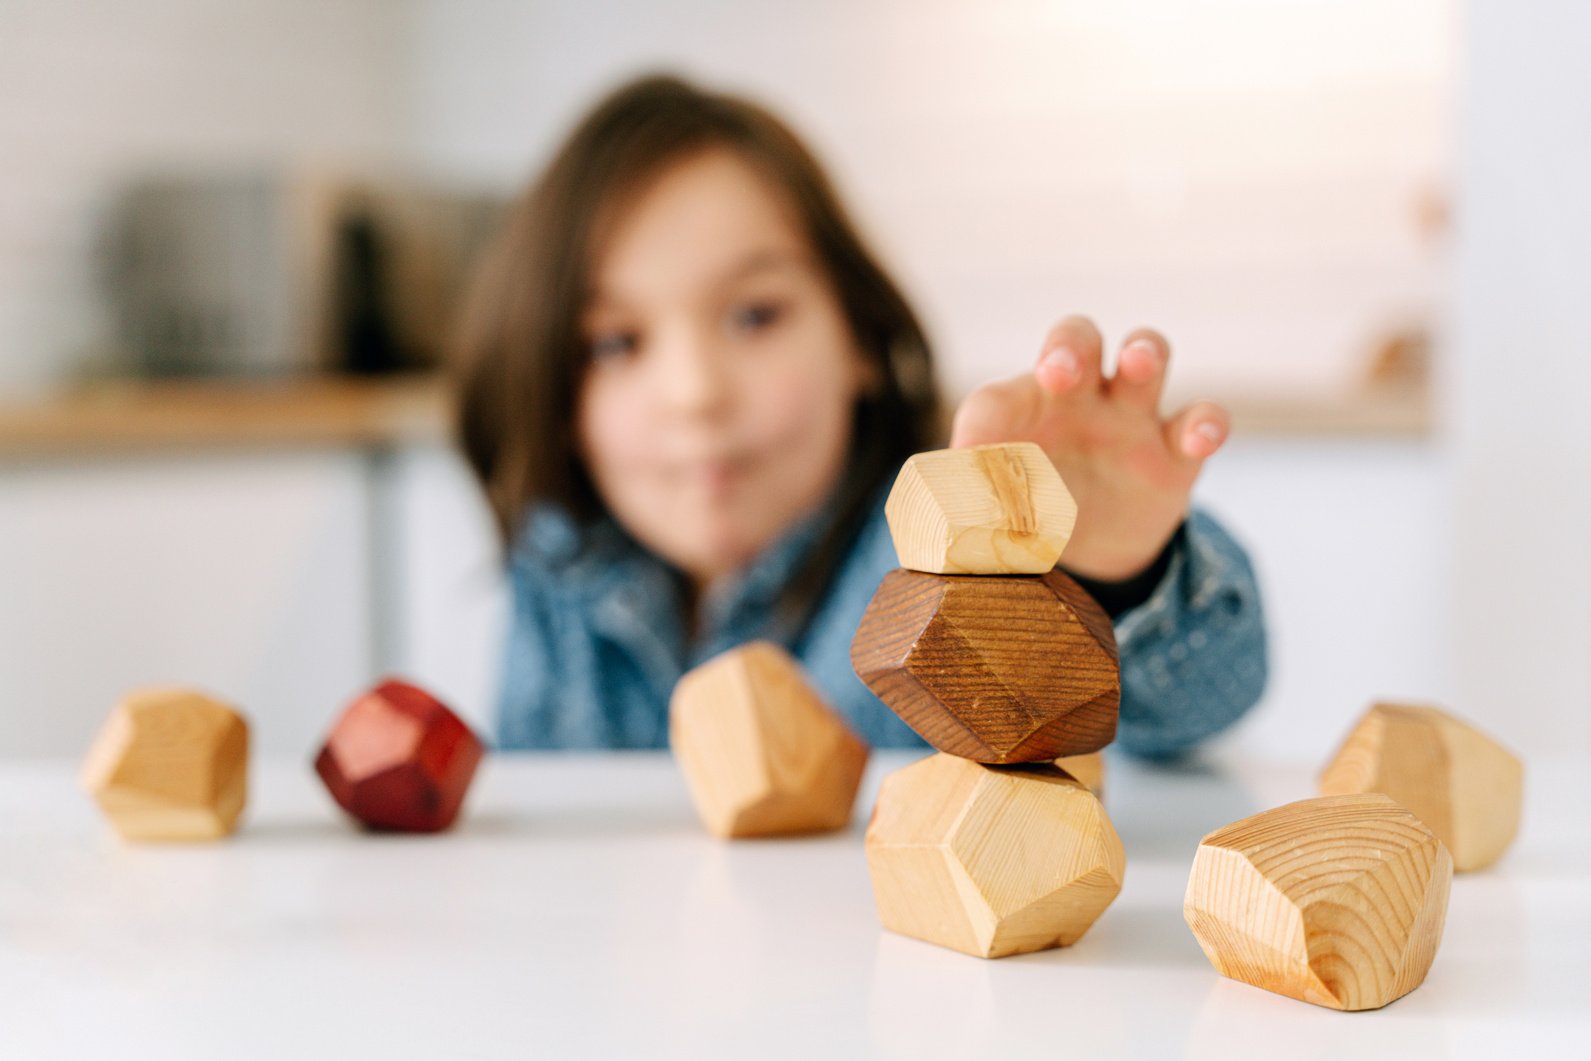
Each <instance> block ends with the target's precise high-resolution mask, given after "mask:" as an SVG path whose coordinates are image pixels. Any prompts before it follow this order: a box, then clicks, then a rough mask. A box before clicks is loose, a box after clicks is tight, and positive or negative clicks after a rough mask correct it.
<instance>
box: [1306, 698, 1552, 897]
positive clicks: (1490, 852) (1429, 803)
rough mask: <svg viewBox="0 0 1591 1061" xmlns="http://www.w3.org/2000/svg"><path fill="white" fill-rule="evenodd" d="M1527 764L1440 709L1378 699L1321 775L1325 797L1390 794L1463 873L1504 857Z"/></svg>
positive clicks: (1515, 824) (1515, 828) (1515, 821)
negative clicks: (1437, 839) (1425, 827)
mask: <svg viewBox="0 0 1591 1061" xmlns="http://www.w3.org/2000/svg"><path fill="white" fill-rule="evenodd" d="M1523 790H1524V766H1523V764H1521V763H1520V761H1519V760H1518V759H1517V758H1515V757H1514V756H1513V755H1512V754H1511V753H1510V752H1509V751H1508V750H1507V749H1505V748H1504V747H1503V746H1502V745H1500V744H1498V743H1497V742H1496V741H1494V740H1492V739H1491V738H1490V737H1488V736H1486V735H1485V734H1484V733H1482V732H1480V731H1479V730H1477V729H1476V728H1475V727H1473V726H1471V725H1470V724H1469V723H1467V722H1464V721H1462V720H1460V719H1457V718H1454V717H1453V716H1452V715H1449V714H1447V713H1446V712H1443V711H1439V710H1437V709H1436V708H1434V707H1425V706H1421V705H1415V704H1390V703H1383V704H1376V705H1374V706H1373V707H1371V708H1370V710H1369V711H1367V712H1365V714H1364V716H1363V717H1362V718H1360V720H1359V722H1358V724H1357V725H1355V726H1354V728H1353V730H1352V731H1350V732H1349V734H1348V737H1347V739H1346V740H1344V741H1343V744H1342V747H1341V748H1339V749H1338V750H1337V754H1336V755H1335V756H1333V757H1332V760H1331V762H1330V763H1329V764H1328V765H1327V766H1326V769H1325V770H1324V771H1323V772H1322V773H1321V775H1320V792H1321V795H1326V796H1332V795H1341V794H1345V793H1349V792H1384V793H1386V794H1387V795H1388V796H1391V797H1392V798H1393V799H1395V800H1397V801H1398V802H1399V803H1401V804H1403V805H1404V806H1405V807H1407V808H1409V810H1411V811H1413V812H1414V814H1415V816H1416V817H1418V818H1419V819H1420V820H1421V821H1423V822H1424V823H1425V824H1426V825H1429V826H1430V827H1431V831H1432V832H1434V833H1436V835H1437V836H1438V837H1440V838H1441V840H1442V842H1443V843H1444V844H1446V845H1447V849H1448V851H1449V852H1450V853H1451V854H1452V856H1453V868H1454V869H1455V870H1456V871H1458V872H1460V873H1463V872H1466V871H1468V870H1473V869H1480V868H1481V867H1483V866H1489V865H1491V864H1492V863H1493V862H1495V861H1497V859H1499V858H1501V857H1502V854H1503V852H1504V851H1506V850H1507V849H1508V845H1509V844H1511V843H1512V842H1513V839H1514V836H1515V834H1516V833H1518V831H1519V811H1520V803H1521V801H1522V798H1523Z"/></svg>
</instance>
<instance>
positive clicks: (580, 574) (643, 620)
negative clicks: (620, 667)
mask: <svg viewBox="0 0 1591 1061" xmlns="http://www.w3.org/2000/svg"><path fill="white" fill-rule="evenodd" d="M840 494H841V488H836V490H835V491H834V492H833V493H831V495H830V496H829V498H828V499H827V500H826V501H825V502H824V503H823V504H822V505H821V506H819V508H818V509H817V510H816V511H814V512H813V513H810V514H809V515H807V516H805V517H803V518H802V519H801V520H800V521H798V522H797V523H796V524H795V525H794V526H793V527H791V528H789V529H788V530H786V531H785V532H784V533H783V534H782V535H780V536H779V537H778V538H777V539H775V540H774V541H773V542H771V543H770V544H769V545H768V546H766V547H765V548H764V549H763V550H762V551H761V552H760V553H758V554H757V556H756V557H755V558H754V559H753V560H752V561H751V562H750V563H749V564H747V565H746V566H745V567H744V568H742V569H741V570H740V571H738V572H736V573H734V574H733V575H729V576H726V577H725V578H724V579H723V580H722V581H720V582H719V583H718V584H716V585H714V586H713V587H711V588H710V589H709V590H708V592H707V593H706V594H705V595H704V596H703V598H702V600H701V601H700V602H699V609H700V614H699V620H700V621H699V624H698V625H699V628H700V630H701V635H700V636H699V637H698V638H697V639H696V641H695V643H694V644H691V643H688V638H687V632H686V631H685V629H684V624H683V623H682V622H681V614H682V611H683V600H684V594H685V580H684V576H683V575H682V574H680V572H678V571H677V570H675V569H674V568H673V567H672V566H670V565H669V564H668V563H667V562H665V561H664V560H662V559H661V558H660V557H658V556H657V555H655V554H654V553H652V552H651V551H649V550H647V549H646V548H645V547H643V546H642V545H641V544H640V543H638V542H636V541H635V539H634V538H632V537H631V536H630V535H629V534H628V533H627V532H626V531H625V530H624V528H622V527H621V526H619V524H618V523H617V521H615V520H614V519H613V517H612V516H610V515H608V514H606V513H604V514H603V515H602V516H600V517H599V518H597V519H595V520H593V521H591V522H589V523H586V524H583V525H582V524H581V523H580V522H579V521H577V520H576V519H575V518H574V517H573V516H572V515H571V514H570V513H569V511H568V510H567V509H565V508H564V507H563V506H561V505H558V504H555V503H551V502H542V503H538V504H536V505H534V506H532V508H531V509H530V510H529V512H528V513H527V515H526V519H525V522H524V525H523V527H522V529H521V531H520V534H519V536H518V538H517V540H516V542H515V544H514V548H513V550H512V553H511V556H510V563H511V564H514V565H519V566H528V567H529V568H530V569H532V570H533V571H534V572H535V575H536V577H538V578H539V579H541V580H543V584H544V585H545V586H546V587H547V588H548V589H550V590H552V591H553V592H554V593H556V594H557V595H558V596H559V597H561V598H563V599H564V601H565V602H567V603H569V604H577V603H578V605H579V606H581V607H582V608H584V609H589V612H588V614H590V615H591V616H592V618H593V620H594V621H595V622H596V623H597V624H598V626H599V627H600V628H601V629H602V630H603V631H604V632H605V633H607V634H608V635H610V636H612V637H614V638H615V639H617V640H620V641H621V642H623V643H625V644H627V645H629V646H630V647H631V649H632V651H635V652H636V653H637V654H638V655H639V656H641V657H643V658H649V660H650V662H651V664H653V665H655V666H656V667H657V668H661V667H663V665H664V661H665V659H666V660H669V661H671V662H672V664H673V667H672V668H671V669H674V670H677V669H678V668H679V667H681V666H682V665H683V666H690V665H694V664H695V663H697V662H700V661H701V660H703V659H706V658H707V657H709V656H712V655H716V654H717V653H718V652H721V651H724V650H726V649H728V648H730V647H733V646H734V645H736V644H739V643H741V642H743V641H747V640H750V639H752V638H755V637H759V636H775V635H776V634H777V632H776V631H774V630H773V629H772V627H771V624H772V621H773V618H774V616H773V609H774V605H775V604H776V603H777V601H778V598H779V595H780V593H781V591H782V590H783V589H784V587H785V586H786V585H787V584H788V583H789V581H790V579H791V578H792V577H794V575H795V573H796V572H797V571H798V570H799V568H800V566H801V564H802V563H803V562H804V561H805V560H806V559H807V557H808V556H809V555H810V554H811V551H812V550H813V548H815V546H816V544H817V540H818V537H819V536H820V535H821V533H822V531H823V529H824V528H825V527H826V526H827V525H828V524H829V522H830V520H832V518H833V516H834V514H835V509H836V508H837V505H838V503H839V497H840ZM648 669H649V670H653V669H654V667H653V666H649V667H648Z"/></svg>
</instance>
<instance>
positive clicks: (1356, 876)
mask: <svg viewBox="0 0 1591 1061" xmlns="http://www.w3.org/2000/svg"><path fill="white" fill-rule="evenodd" d="M1452 879H1453V861H1452V859H1451V858H1450V857H1449V856H1448V853H1447V848H1445V847H1443V846H1442V843H1441V841H1440V840H1438V839H1437V838H1436V834H1435V833H1433V832H1431V830H1430V829H1428V828H1426V826H1425V824H1424V823H1423V822H1421V821H1420V819H1418V818H1416V817H1415V816H1414V815H1413V814H1410V813H1409V812H1408V811H1407V810H1406V809H1404V808H1403V807H1402V806H1400V805H1398V804H1397V803H1394V802H1393V801H1392V800H1391V799H1389V798H1388V797H1386V796H1383V795H1380V794H1379V793H1376V794H1369V795H1356V796H1326V797H1322V798H1318V799H1306V800H1301V801H1299V802H1297V803H1289V804H1287V805H1286V806H1283V807H1277V808H1275V809H1274V810H1268V811H1265V812H1264V813H1263V814H1256V815H1254V816H1253V817H1250V818H1244V819H1243V820H1242V821H1239V822H1234V823H1232V824H1231V825H1228V826H1226V827H1225V828H1222V829H1217V830H1216V831H1215V832H1213V833H1211V834H1210V835H1208V836H1206V837H1205V838H1204V840H1203V841H1201V842H1200V844H1199V851H1198V854H1196V855H1195V856H1194V860H1193V872H1192V874H1191V875H1190V876H1189V878H1188V891H1187V896H1186V898H1185V900H1184V903H1183V916H1184V917H1186V919H1187V922H1188V927H1190V928H1191V929H1193V934H1194V936H1195V937H1196V938H1197V939H1198V941H1199V946H1201V947H1203V948H1204V953H1205V956H1206V957H1208V958H1209V959H1210V963H1211V964H1212V965H1214V966H1215V967H1216V969H1217V970H1218V971H1220V973H1221V974H1222V975H1223V976H1230V977H1231V978H1232V979H1234V980H1242V981H1244V982H1245V983H1250V984H1253V985H1255V986H1256V987H1263V988H1265V989H1266V990H1267V991H1275V992H1277V993H1278V994H1282V995H1287V996H1289V997H1291V998H1297V999H1302V1000H1303V1001H1305V1002H1313V1003H1315V1004H1316V1005H1319V1006H1327V1007H1330V1008H1332V1009H1378V1008H1380V1007H1381V1006H1384V1005H1386V1004H1387V1003H1388V1002H1391V1001H1393V1000H1394V999H1397V998H1401V997H1402V996H1404V995H1406V994H1408V993H1409V992H1410V991H1412V990H1414V989H1415V988H1416V987H1418V986H1420V983H1421V982H1422V981H1423V980H1424V979H1425V973H1426V971H1427V970H1428V969H1429V968H1430V967H1431V961H1432V959H1434V958H1435V957H1436V948H1437V945H1438V944H1439V943H1441V940H1442V925H1443V922H1444V921H1445V919H1446V917H1447V893H1448V886H1449V884H1450V883H1451V882H1452Z"/></svg>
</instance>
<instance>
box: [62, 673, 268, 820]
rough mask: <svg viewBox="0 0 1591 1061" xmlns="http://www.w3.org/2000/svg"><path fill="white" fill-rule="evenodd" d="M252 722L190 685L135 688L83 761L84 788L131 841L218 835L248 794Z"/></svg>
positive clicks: (107, 723) (113, 711)
mask: <svg viewBox="0 0 1591 1061" xmlns="http://www.w3.org/2000/svg"><path fill="white" fill-rule="evenodd" d="M248 754H249V728H248V723H247V722H246V721H245V720H244V718H243V716H242V715H240V714H239V713H238V712H237V711H235V710H234V709H233V708H231V707H229V706H228V705H226V704H224V703H222V702H220V701H219V700H215V699H213V698H211V697H209V696H206V695H204V694H203V693H199V692H195V691H193V690H190V689H176V688H152V689H143V690H139V691H136V692H133V693H130V694H129V695H128V696H127V697H125V698H124V699H123V700H122V701H121V702H120V703H119V704H117V705H116V707H115V708H114V709H113V710H112V711H111V714H110V717H109V718H108V719H106V722H105V725H104V727H103V729H102V730H101V731H100V734H99V736H98V737H97V738H96V739H95V741H94V744H93V746H92V747H91V748H90V749H89V753H88V757H87V758H86V760H85V761H84V763H83V772H82V781H83V786H84V787H85V788H86V789H87V790H88V791H89V793H90V794H91V795H93V797H94V799H95V801H96V802H97V803H98V804H99V806H100V809H101V810H103V811H104V812H105V816H106V817H107V818H109V819H110V822H111V825H112V826H114V827H115V829H116V831H117V832H118V833H120V834H121V835H122V836H123V837H124V838H125V839H128V840H151V841H166V840H171V841H183V840H213V839H217V838H219V837H222V836H226V835H228V834H230V833H231V832H232V831H233V830H234V829H235V828H236V827H237V822H238V818H239V817H240V816H241V815H242V813H243V806H244V803H245V802H246V801H247V798H248Z"/></svg>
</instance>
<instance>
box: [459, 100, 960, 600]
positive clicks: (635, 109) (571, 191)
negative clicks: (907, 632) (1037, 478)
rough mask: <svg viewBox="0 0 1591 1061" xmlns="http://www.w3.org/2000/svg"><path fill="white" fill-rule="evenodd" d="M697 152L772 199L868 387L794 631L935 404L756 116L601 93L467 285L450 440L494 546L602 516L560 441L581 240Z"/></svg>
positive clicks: (802, 587) (824, 190) (924, 377)
mask: <svg viewBox="0 0 1591 1061" xmlns="http://www.w3.org/2000/svg"><path fill="white" fill-rule="evenodd" d="M711 148H726V149H728V150H731V151H733V152H734V153H735V154H736V155H737V156H739V157H740V158H741V159H742V160H744V161H745V162H747V163H748V164H750V165H751V166H752V167H754V168H755V169H756V170H757V171H758V172H759V173H760V174H761V175H762V176H763V177H764V178H765V179H767V180H768V181H769V182H770V184H771V185H772V186H773V187H774V188H775V189H777V191H778V192H779V194H781V195H783V196H784V197H785V198H786V200H787V201H788V205H789V206H790V207H791V208H792V209H793V211H794V212H795V215H796V217H797V220H798V223H799V224H800V226H801V228H802V230H803V234H804V235H805V236H806V238H807V239H808V240H809V242H810V243H811V247H812V251H813V254H814V256H815V258H816V260H817V261H818V262H819V264H820V265H821V267H822V268H823V270H824V272H825V273H826V274H827V276H828V279H829V280H830V282H831V283H832V284H833V287H834V290H835V292H836V295H837V296H838V298H839V300H840V304H841V307H842V309H843V311H844V314H845V317H846V320H847V322H848V324H849V326H850V328H851V331H852V333H853V335H854V337H855V340H856V344H857V347H858V349H859V351H860V352H861V354H862V356H863V357H865V358H866V359H867V360H868V361H869V363H870V365H871V366H872V368H873V369H874V374H875V377H876V380H877V385H876V386H875V387H873V388H871V389H870V391H869V393H867V394H865V395H864V396H863V397H862V398H861V399H860V400H859V401H858V403H857V409H856V418H855V426H854V435H853V441H852V451H851V456H850V459H849V461H848V463H847V472H846V477H845V481H844V483H843V485H842V486H841V488H840V494H839V501H838V505H837V507H836V511H835V518H834V519H833V520H832V521H831V524H830V526H828V527H827V528H825V529H824V531H823V533H822V535H821V537H820V541H819V545H818V547H817V548H816V549H815V550H814V551H813V556H812V557H811V558H810V559H809V561H808V562H807V564H806V565H805V567H804V568H803V570H801V571H800V572H798V573H797V575H796V576H795V578H793V579H792V581H791V583H790V585H789V586H788V587H787V589H786V592H785V595H784V598H783V599H782V601H781V608H780V611H781V613H782V614H783V615H784V617H785V618H786V619H787V620H792V619H793V620H794V621H796V622H798V623H799V622H801V621H803V620H804V619H805V618H807V617H808V613H809V612H810V611H811V607H812V605H813V604H814V603H815V602H816V601H817V600H818V598H819V597H820V596H821V593H822V591H823V589H824V587H825V586H826V585H827V582H828V580H829V577H830V576H831V575H832V574H833V572H834V569H835V567H836V564H837V561H838V560H839V558H840V557H842V556H843V555H844V552H845V549H846V546H847V545H848V544H849V542H850V540H851V538H852V537H853V536H854V534H855V532H856V531H857V530H858V529H859V527H860V524H861V520H862V518H863V516H864V515H865V513H866V509H867V504H868V500H869V498H870V497H871V496H872V495H873V494H874V492H875V491H876V489H877V488H878V487H879V486H880V485H881V484H882V483H883V481H884V479H885V478H886V477H887V476H889V475H891V474H892V473H893V472H894V470H895V469H896V467H898V466H899V464H900V462H901V461H903V460H905V458H906V457H908V456H909V455H911V454H912V453H915V452H917V451H919V450H922V449H928V448H931V447H932V445H933V444H934V442H935V440H936V439H937V437H938V435H939V434H940V419H939V400H938V392H937V390H936V387H935V383H934V379H933V372H932V366H931V358H930V353H929V346H928V340H927V338H926V336H925V335H924V333H923V329H922V326H921V324H920V323H919V322H918V320H917V316H916V314H915V313H914V312H913V311H912V309H911V306H910V305H909V304H908V303H907V302H906V299H905V298H904V297H903V296H902V294H901V292H900V290H899V289H898V288H897V287H896V285H895V284H894V282H893V281H891V279H890V278H889V277H888V276H887V275H886V274H885V273H884V271H883V269H882V268H880V266H879V265H878V263H877V261H876V260H875V259H874V257H873V255H872V254H871V253H870V252H869V250H868V248H867V247H866V245H865V244H864V243H863V241H862V239H861V237H860V236H859V234H858V233H857V231H856V228H855V227H854V225H853V224H852V222H851V220H850V218H849V217H848V216H847V215H846V212H845V209H844V207H842V206H841V204H840V202H839V199H838V197H837V196H836V195H835V192H834V190H833V188H832V186H831V185H830V183H829V181H828V179H827V177H825V176H824V173H823V170H822V168H821V167H820V166H819V165H818V163H817V161H816V159H815V158H814V157H813V155H812V153H811V152H810V151H809V150H807V148H806V147H805V146H804V145H803V144H802V142H801V141H800V140H799V139H798V138H797V137H796V135H795V134H794V133H793V132H791V131H790V129H789V128H787V127H786V126H785V125H784V124H783V123H782V122H780V121H779V120H778V119H777V118H775V117H774V116H773V115H772V114H770V113H769V112H768V111H767V110H765V109H763V108H762V107H760V106H757V105H756V104H754V103H751V102H749V101H747V100H744V99H741V98H738V97H735V96H730V95H722V94H715V93H710V92H705V91H703V90H701V89H698V88H696V87H695V86H693V85H691V84H689V83H687V82H685V81H682V80H680V79H678V78H675V77H664V76H651V77H644V78H641V79H639V80H636V81H633V82H631V83H629V84H627V85H625V86H623V87H621V88H619V89H618V90H616V91H615V92H613V93H612V94H611V95H609V96H608V97H607V98H606V99H604V100H603V101H602V102H600V103H599V104H598V105H597V106H596V108H595V109H594V110H593V111H592V112H591V113H590V114H589V115H588V116H587V117H586V118H585V120H584V121H582V122H581V123H580V124H579V125H578V126H577V127H576V128H575V130H574V131H573V133H572V134H571V135H570V136H569V138H568V140H567V141H565V143H564V145H563V147H562V148H561V149H560V150H559V152H558V153H557V155H556V156H555V157H554V158H553V160H552V162H551V164H550V165H549V166H548V167H547V169H546V170H545V172H544V173H543V174H542V176H541V178H540V179H539V180H538V181H537V182H536V183H535V184H534V185H532V186H531V187H530V188H529V189H528V190H527V191H526V193H525V194H524V196H523V197H522V198H521V199H520V200H519V202H518V203H517V204H516V205H515V207H514V208H513V210H512V211H511V213H510V217H509V220H508V223H507V225H506V227H505V229H504V231H503V232H502V234H501V236H500V237H499V239H498V240H497V241H496V243H495V245H494V246H493V247H492V249H491V250H490V251H489V252H488V254H487V257H486V259H485V260H484V262H483V263H482V267H481V269H480V272H479V274H478V275H477V277H476V281H475V284H474V287H473V289H472V291H471V295H470V298H469V301H468V303H467V306H466V312H465V315H464V319H463V322H462V328H461V330H460V335H459V342H458V346H457V349H456V351H455V355H456V357H455V364H456V366H457V368H458V370H459V371H460V372H461V373H462V379H461V386H460V403H459V406H458V427H459V432H460V436H461V440H462V443H463V448H464V454H465V457H466V459H467V460H468V461H469V464H470V466H471V468H472V469H473V470H474V472H475V474H476V476H477V477H478V478H479V479H480V482H481V485H482V486H483V488H484V489H485V492H486V497H487V500H488V502H489V504H490V506H491V509H492V513H493V516H494V517H495V520H496V524H497V529H498V531H499V533H500V534H501V536H502V539H503V543H504V545H505V547H508V546H511V545H512V543H513V541H514V538H515V536H516V535H517V533H518V530H519V525H520V522H521V520H523V518H524V516H525V513H526V510H527V508H528V506H529V505H530V504H532V503H533V502H538V501H551V502H557V503H559V504H561V505H563V506H564V507H565V508H566V509H567V510H568V511H569V512H570V513H571V514H572V515H573V516H574V517H575V518H576V519H579V520H590V519H593V518H595V517H597V516H600V515H601V514H602V513H603V511H604V507H603V505H602V502H601V499H600V498H599V497H598V496H597V494H596V491H595V488H594V487H593V486H592V484H591V481H590V479H589V477H588V476H587V474H586V472H585V469H584V468H583V467H582V465H581V462H580V458H579V456H578V454H577V452H576V448H575V441H574V440H575V431H574V419H575V413H576V402H577V397H578V393H579V387H580V383H581V379H582V375H583V373H584V371H585V367H586V364H587V359H588V354H587V351H586V348H585V344H584V343H583V341H582V336H581V332H580V316H581V313H582V311H583V309H584V308H585V306H586V304H587V300H588V298H589V296H590V290H589V285H590V282H591V276H592V271H593V268H594V266H595V264H596V263H595V262H594V261H593V260H592V251H591V248H592V244H593V242H594V237H595V234H596V233H597V231H598V229H599V226H600V225H601V224H602V223H603V221H604V219H606V218H609V217H610V216H611V215H612V212H613V211H614V210H615V209H616V208H618V207H619V206H620V205H621V204H622V203H623V202H624V201H625V200H626V198H628V197H629V196H630V195H632V194H633V193H634V192H635V191H636V190H637V189H638V188H640V187H641V186H642V185H643V184H644V183H645V182H646V181H647V180H648V179H649V178H651V177H653V176H655V175H656V174H658V173H659V172H661V171H662V170H663V169H664V168H666V167H667V166H668V165H669V164H671V163H674V162H677V161H680V160H682V159H684V158H686V157H688V156H690V155H693V154H696V153H697V152H700V151H704V150H708V149H711Z"/></svg>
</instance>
